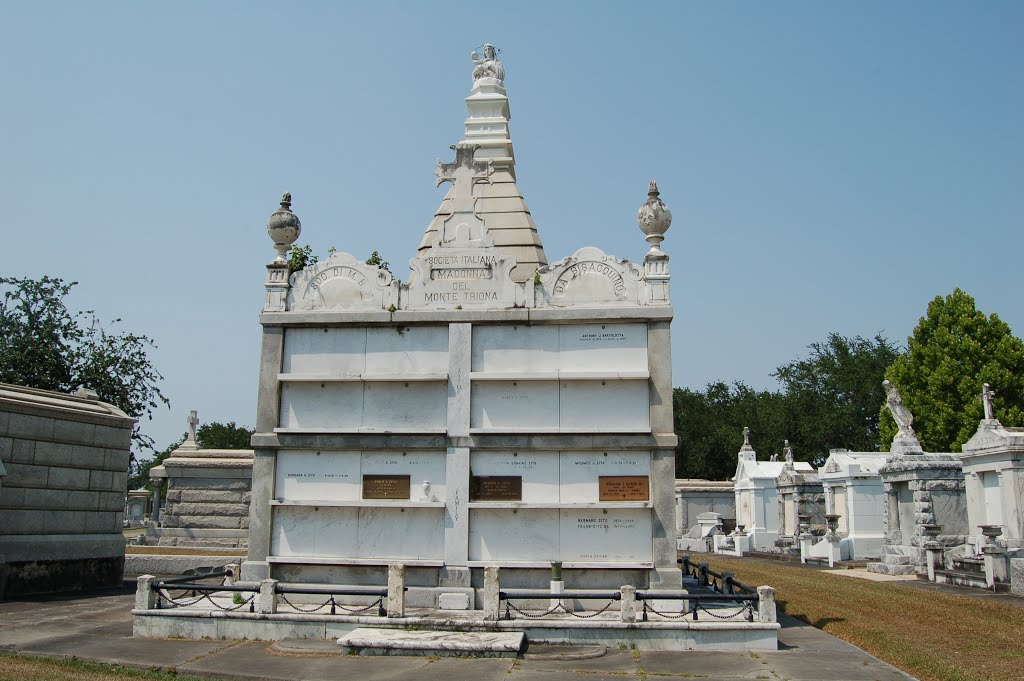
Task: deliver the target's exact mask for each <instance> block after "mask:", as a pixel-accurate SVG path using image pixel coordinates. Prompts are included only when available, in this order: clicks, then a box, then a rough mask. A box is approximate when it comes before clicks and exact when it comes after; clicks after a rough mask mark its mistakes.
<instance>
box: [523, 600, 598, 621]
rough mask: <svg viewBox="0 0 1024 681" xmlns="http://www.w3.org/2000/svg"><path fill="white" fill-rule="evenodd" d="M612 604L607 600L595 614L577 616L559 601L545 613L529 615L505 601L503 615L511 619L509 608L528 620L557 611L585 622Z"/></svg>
mask: <svg viewBox="0 0 1024 681" xmlns="http://www.w3.org/2000/svg"><path fill="white" fill-rule="evenodd" d="M613 603H615V601H614V600H609V601H608V603H607V604H605V606H604V607H603V608H601V609H600V610H598V611H597V612H593V613H591V614H589V615H577V614H576V613H574V612H572V611H571V610H567V609H566V607H565V605H564V604H563V603H562V602H561V601H559V602H558V603H557V604H556V605H555V607H553V608H551V609H550V610H548V611H547V612H543V613H540V614H534V615H531V614H530V613H528V612H524V611H522V610H520V609H519V608H517V607H516V606H514V605H513V604H512V601H510V600H507V599H506V600H505V615H506V619H512V617H511V616H510V615H509V608H511V609H512V610H515V611H516V612H517V613H519V614H520V615H522V616H523V617H527V618H529V619H539V618H541V617H547V616H548V615H552V614H554V613H556V612H558V611H559V610H561V611H562V612H564V613H565V614H566V615H570V616H572V617H576V618H578V619H581V620H585V619H590V618H591V617H597V616H598V615H600V614H601V613H603V612H605V611H606V610H608V608H610V607H612V604H613Z"/></svg>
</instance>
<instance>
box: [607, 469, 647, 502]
mask: <svg viewBox="0 0 1024 681" xmlns="http://www.w3.org/2000/svg"><path fill="white" fill-rule="evenodd" d="M597 487H598V499H599V500H600V501H647V500H649V499H650V498H651V490H650V480H649V478H648V477H647V476H646V475H602V476H600V477H599V478H598V479H597Z"/></svg>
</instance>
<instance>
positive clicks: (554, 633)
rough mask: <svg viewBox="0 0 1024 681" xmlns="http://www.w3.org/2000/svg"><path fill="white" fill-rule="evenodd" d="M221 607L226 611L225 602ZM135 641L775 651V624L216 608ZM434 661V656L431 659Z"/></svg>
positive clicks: (146, 630)
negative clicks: (418, 637) (368, 631)
mask: <svg viewBox="0 0 1024 681" xmlns="http://www.w3.org/2000/svg"><path fill="white" fill-rule="evenodd" d="M222 607H231V601H230V600H228V599H223V602H222ZM132 619H133V633H134V635H135V636H136V637H139V638H191V639H247V640H258V641H259V640H261V641H279V640H282V639H290V638H310V639H321V640H322V639H340V638H342V637H344V636H345V635H347V634H349V633H351V632H352V631H354V630H356V629H359V628H366V627H370V628H375V629H382V630H387V631H389V632H396V633H397V632H402V631H409V630H429V631H435V632H436V631H443V632H474V633H495V632H504V633H512V632H521V633H523V634H525V636H526V638H527V639H528V641H529V642H530V643H550V644H565V645H587V646H607V647H609V648H613V649H614V648H620V647H623V648H635V649H637V650H776V649H777V647H778V630H779V624H778V623H774V622H773V623H760V622H747V621H746V620H745V619H742V618H737V619H722V620H713V621H712V620H710V619H701V620H700V621H693V620H692V619H689V616H687V617H686V618H681V619H671V620H670V619H651V620H650V621H647V622H622V621H621V620H620V619H619V614H618V613H605V614H604V615H601V616H597V617H592V618H588V619H580V618H578V617H569V616H566V617H545V618H542V619H525V618H524V619H513V620H497V621H494V620H485V619H484V618H483V613H482V612H481V611H473V610H467V611H461V613H460V614H459V615H458V616H457V617H456V616H453V613H452V611H442V610H423V611H420V612H418V613H410V612H408V611H407V612H406V617H394V618H384V617H375V616H361V615H342V614H338V615H321V614H316V613H303V612H280V611H279V612H277V613H274V614H261V613H250V612H245V611H244V610H235V611H231V612H227V611H224V610H220V609H214V608H197V607H180V608H174V609H161V610H133V611H132ZM435 654H436V653H435Z"/></svg>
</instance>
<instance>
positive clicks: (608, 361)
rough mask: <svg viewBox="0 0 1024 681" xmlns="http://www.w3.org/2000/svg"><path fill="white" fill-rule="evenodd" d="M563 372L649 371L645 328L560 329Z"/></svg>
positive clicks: (569, 326)
mask: <svg viewBox="0 0 1024 681" xmlns="http://www.w3.org/2000/svg"><path fill="white" fill-rule="evenodd" d="M558 333H559V336H558V345H559V370H561V371H598V372H616V371H647V370H648V365H647V325H646V324H566V325H564V326H559V327H558Z"/></svg>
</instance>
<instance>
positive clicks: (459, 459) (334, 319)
mask: <svg viewBox="0 0 1024 681" xmlns="http://www.w3.org/2000/svg"><path fill="white" fill-rule="evenodd" d="M495 54H496V53H495V52H494V50H493V48H492V49H491V51H490V52H487V51H485V54H484V57H483V58H479V57H477V58H476V59H475V66H476V67H475V69H474V80H473V87H472V91H471V93H470V96H469V97H468V98H467V99H466V103H467V107H468V110H469V117H468V118H467V120H466V126H465V134H464V138H463V140H462V141H461V142H460V143H458V144H456V145H454V146H453V147H452V148H453V151H454V160H453V161H452V162H451V163H440V164H439V166H438V169H437V177H438V183H439V184H440V183H442V182H450V183H451V184H452V187H451V190H450V191H449V192H448V194H447V195H446V196H445V198H444V200H443V201H442V203H441V206H440V208H439V209H438V211H437V212H436V214H435V215H434V217H433V219H432V221H431V222H430V224H429V226H428V228H427V231H426V235H425V236H424V241H423V243H422V244H421V245H420V248H419V251H418V252H417V253H416V255H415V257H413V258H412V260H411V261H410V269H411V275H410V277H409V279H408V281H407V282H405V283H400V282H399V281H398V280H396V279H395V278H394V277H393V276H392V274H391V273H390V272H388V271H386V270H384V269H380V268H378V267H376V266H374V265H368V264H366V263H365V262H363V261H362V260H361V259H360V258H356V257H354V256H352V255H350V254H347V253H340V252H339V253H335V254H333V255H332V256H331V257H330V258H328V259H327V260H326V261H324V262H320V263H317V264H315V265H312V266H310V267H307V268H306V269H304V270H302V271H298V272H295V273H292V274H290V276H289V270H288V264H287V262H285V260H284V254H285V253H286V252H287V250H288V247H289V245H290V244H291V243H293V242H294V241H295V239H296V238H297V237H298V234H299V231H300V230H301V225H300V223H299V220H298V218H297V217H296V216H295V214H294V213H293V212H292V211H291V197H290V195H286V196H285V198H284V200H283V201H282V204H281V209H280V210H279V211H278V212H276V213H275V214H274V215H273V216H272V217H271V221H270V224H269V231H270V234H271V237H272V238H273V239H274V241H275V248H276V249H277V250H278V253H279V257H278V258H277V259H276V260H275V261H273V262H271V263H270V264H269V265H267V273H268V276H267V282H266V300H265V305H264V307H263V311H262V314H261V316H260V322H261V324H262V327H263V339H262V359H261V368H260V393H259V399H258V408H257V410H258V411H257V424H256V434H255V436H254V437H253V447H254V456H253V468H252V501H251V509H250V527H249V555H248V559H247V560H246V561H245V562H244V563H243V565H242V579H243V580H249V581H254V580H260V579H264V578H267V577H272V578H275V579H279V580H283V581H288V582H303V583H333V584H352V585H371V584H381V583H384V582H386V573H387V565H388V564H392V563H401V564H403V565H404V566H405V568H406V571H407V572H406V575H407V577H406V580H407V581H406V584H407V586H408V587H409V591H408V599H409V603H410V605H421V606H427V607H437V605H438V604H439V602H440V601H439V597H440V596H441V595H442V594H445V595H449V597H448V598H446V599H445V600H444V602H445V603H446V605H445V607H451V605H450V603H451V602H453V600H454V601H455V602H458V601H459V598H454V599H453V598H452V597H450V595H455V596H459V597H461V598H462V599H463V600H462V601H461V602H462V603H463V606H459V607H468V608H473V607H475V606H474V603H475V602H476V601H477V600H478V598H479V593H478V590H479V589H480V588H481V587H482V583H483V568H484V567H485V566H492V565H497V566H500V567H501V568H502V580H503V582H502V583H503V584H507V585H509V586H522V587H530V588H533V587H545V588H546V587H547V586H548V584H549V580H550V574H551V564H552V563H556V562H557V563H561V564H562V565H563V568H564V572H563V575H564V580H565V584H566V587H567V588H580V587H595V588H596V587H602V588H616V589H617V588H619V587H620V586H621V585H623V584H633V585H635V586H637V587H638V588H641V587H642V588H655V589H656V588H665V589H678V588H680V584H681V574H680V571H679V569H678V566H677V565H676V518H675V503H674V497H675V490H674V471H675V458H674V448H675V445H676V436H675V434H674V432H673V419H672V372H671V344H670V324H671V321H672V318H673V309H672V306H671V301H670V295H669V279H670V275H669V268H668V262H669V258H668V256H667V255H666V254H665V253H664V252H663V251H662V250H661V248H660V244H661V241H662V239H663V238H664V232H665V230H667V229H668V227H669V224H670V222H671V215H670V213H669V211H668V210H667V208H666V207H665V205H664V204H663V203H662V202H661V200H660V198H659V191H658V189H657V186H656V185H655V184H654V183H653V182H652V183H651V185H650V187H649V192H648V199H647V201H646V202H645V203H644V204H643V206H642V207H641V209H640V212H639V217H638V220H639V223H640V227H641V230H642V231H643V233H644V235H645V238H646V240H647V242H648V244H649V246H648V247H647V250H646V255H645V256H644V257H643V260H642V262H640V263H633V262H630V261H628V260H623V259H620V258H617V257H615V256H612V255H609V254H606V253H604V252H602V251H601V250H599V249H597V248H593V247H583V248H580V249H579V250H577V251H576V252H575V253H573V254H571V255H569V256H567V257H565V258H562V259H560V260H557V261H555V262H551V263H549V261H548V259H547V257H546V255H545V253H544V250H543V246H542V244H541V240H540V237H539V234H538V230H537V228H536V226H535V224H534V222H533V218H532V216H531V215H530V213H529V211H528V209H527V208H526V203H525V201H524V199H523V197H522V194H521V192H520V191H519V189H518V185H517V184H516V181H515V180H516V173H515V156H514V153H513V150H512V144H511V139H510V137H509V132H508V119H509V117H510V116H509V108H508V99H507V96H506V92H505V89H504V84H503V78H504V67H503V65H502V64H501V63H500V62H499V61H497V59H496V56H495Z"/></svg>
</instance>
